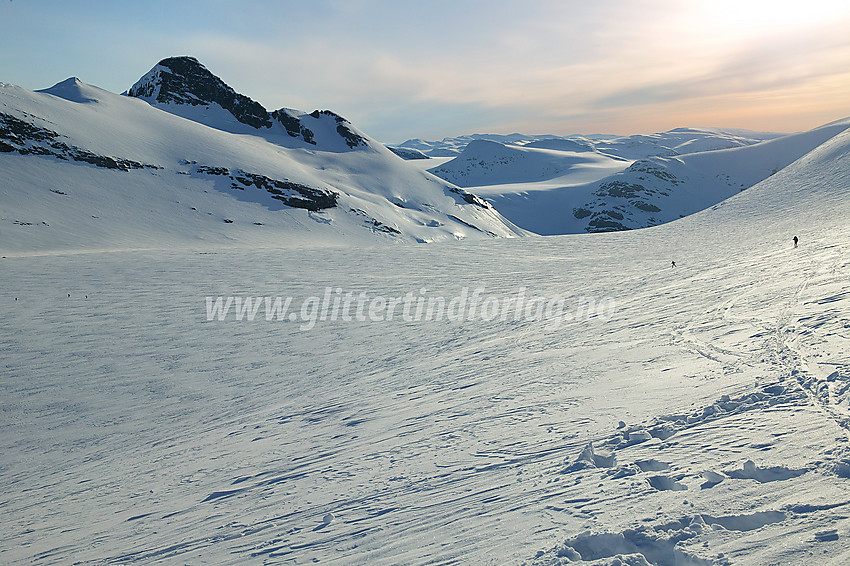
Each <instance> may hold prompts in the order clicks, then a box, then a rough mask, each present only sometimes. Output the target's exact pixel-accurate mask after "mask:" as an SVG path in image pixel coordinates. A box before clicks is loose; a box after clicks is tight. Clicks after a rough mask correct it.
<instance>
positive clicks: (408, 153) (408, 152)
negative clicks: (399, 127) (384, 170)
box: [387, 146, 431, 161]
mask: <svg viewBox="0 0 850 566" xmlns="http://www.w3.org/2000/svg"><path fill="white" fill-rule="evenodd" d="M387 149H389V150H390V151H392V152H393V153H395V154H396V155H398V156H399V157H401V158H402V159H406V160H408V161H409V160H413V159H431V158H430V157H428V156H427V155H425V154H424V153H422V152H421V151H419V150H418V149H408V148H406V147H390V146H387Z"/></svg>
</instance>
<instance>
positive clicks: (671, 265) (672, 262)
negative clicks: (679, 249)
mask: <svg viewBox="0 0 850 566" xmlns="http://www.w3.org/2000/svg"><path fill="white" fill-rule="evenodd" d="M674 267H676V262H675V261H671V262H670V268H671V269H672V268H674Z"/></svg>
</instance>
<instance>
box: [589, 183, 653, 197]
mask: <svg viewBox="0 0 850 566" xmlns="http://www.w3.org/2000/svg"><path fill="white" fill-rule="evenodd" d="M645 192H646V187H644V186H643V185H638V184H636V183H626V182H624V181H609V182H607V183H602V184H601V185H599V189H598V190H596V191H595V192H594V193H593V194H595V195H596V196H599V197H615V198H616V197H620V198H636V197H638V196H640V195H643V194H644V193H645Z"/></svg>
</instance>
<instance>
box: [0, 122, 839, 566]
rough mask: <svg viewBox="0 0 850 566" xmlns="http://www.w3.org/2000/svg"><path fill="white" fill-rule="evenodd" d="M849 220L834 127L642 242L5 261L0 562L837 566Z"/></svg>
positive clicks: (548, 241) (175, 252) (600, 237)
mask: <svg viewBox="0 0 850 566" xmlns="http://www.w3.org/2000/svg"><path fill="white" fill-rule="evenodd" d="M192 131H197V130H192ZM0 157H8V158H10V159H12V158H14V159H17V160H44V161H48V160H54V158H49V157H32V156H23V157H22V156H18V155H15V156H11V157H10V156H0ZM396 161H400V160H397V159H396ZM51 162H52V161H51ZM202 164H203V165H204V166H205V167H209V168H210V169H206V170H204V172H203V173H201V172H200V167H201V165H202ZM66 165H67V164H66ZM67 166H68V167H70V166H71V165H67ZM73 167H76V168H77V169H80V170H83V171H86V172H88V173H90V174H92V175H93V174H95V173H98V174H100V173H103V172H104V170H101V169H98V168H95V167H87V166H82V167H81V166H76V165H73ZM181 167H183V168H184V169H183V170H185V172H186V175H183V176H184V177H187V178H189V179H191V178H192V175H194V174H199V175H209V176H212V177H216V178H218V179H219V180H221V181H222V182H227V183H229V182H230V180H229V178H228V177H226V176H224V171H223V168H227V170H228V172H229V173H230V174H233V172H234V171H235V169H234V167H233V166H232V165H231V164H230V163H227V162H224V161H220V160H216V159H205V160H204V161H203V162H202V161H200V160H199V161H198V163H197V164H194V165H193V164H191V163H190V162H189V163H186V164H183V165H181ZM5 170H6V169H4V171H5ZM49 170H50V169H47V168H45V169H39V171H49ZM61 170H62V171H64V170H65V167H63V168H62V169H61ZM243 170H244V171H250V172H255V171H259V169H254V168H250V169H249V168H248V167H247V165H246V166H245V169H243ZM106 173H107V174H109V175H112V176H113V177H114V178H116V179H124V178H127V177H129V176H132V175H134V174H139V173H143V172H141V171H130V172H123V171H106ZM144 173H147V172H144ZM160 173H161V172H160ZM215 173H220V174H215ZM260 174H265V173H260ZM268 175H271V173H268ZM234 177H235V175H234ZM246 178H247V177H246ZM269 178H277V177H272V176H270V177H269ZM225 179H226V181H225ZM280 179H282V177H280ZM204 186H206V187H208V188H209V186H208V185H204ZM253 188H254V189H256V190H258V191H259V190H260V189H258V188H257V187H255V186H254V187H253ZM57 190H58V191H59V192H61V193H66V194H58V193H53V192H49V191H45V193H46V194H45V195H43V196H44V198H50V199H56V200H54V201H52V202H54V203H71V202H73V200H72V197H73V196H74V191H76V190H79V189H78V188H74V190H73V191H72V190H71V189H69V190H64V189H61V188H57ZM228 190H232V189H228ZM246 190H247V188H246ZM202 194H203V193H202ZM444 196H446V195H444ZM5 198H7V197H6V196H5V195H4V199H5ZM221 198H224V195H222V196H221ZM448 198H453V197H448ZM342 204H343V197H340V205H342ZM402 205H404V206H407V205H411V206H413V205H412V203H410V202H409V201H401V200H399V201H398V205H393V206H394V208H398V209H399V210H402V211H404V210H410V209H407V208H401V206H402ZM56 206H57V207H58V206H60V205H56ZM65 206H66V208H68V207H70V205H69V204H66V205H65ZM459 206H460V205H459ZM337 208H339V207H337ZM351 208H354V207H351ZM334 210H336V209H334ZM361 210H362V211H363V213H364V215H360V214H358V215H357V219H358V222H363V223H367V222H369V219H370V218H375V217H372V216H370V215H369V213H368V211H365V209H361ZM475 210H480V211H482V212H484V211H483V209H480V208H479V207H475ZM297 212H299V213H301V214H304V215H307V214H316V215H322V214H330V213H308V211H297ZM5 214H6V212H5V209H4V215H5ZM188 214H189V213H188V212H187V217H189V216H188ZM352 214H353V213H352ZM848 217H850V132H843V133H840V134H838V135H836V136H834V137H833V138H831V139H829V140H827V141H826V142H825V143H823V144H821V145H820V146H818V147H817V148H815V150H814V151H812V152H810V153H809V154H807V155H805V156H804V157H803V158H802V159H799V160H797V161H796V162H794V163H793V164H792V165H790V166H789V167H786V168H784V169H782V170H781V171H779V172H777V173H776V174H774V175H772V176H770V177H768V178H767V179H766V180H764V181H763V182H761V183H758V184H757V185H755V186H754V187H752V188H750V189H748V190H746V191H743V192H739V193H738V194H736V195H735V196H734V197H732V198H730V199H727V200H726V201H724V202H723V203H722V204H721V205H718V206H716V207H714V209H713V210H712V209H708V210H704V211H702V212H699V213H697V214H695V215H693V216H690V217H688V218H685V219H682V220H679V221H675V222H671V223H669V224H665V225H663V226H658V227H654V228H650V229H647V230H637V231H626V232H616V233H607V234H592V235H588V234H582V235H572V236H563V237H553V238H515V239H490V238H487V239H482V240H478V241H472V240H467V241H464V242H447V243H444V244H438V245H433V246H371V247H368V246H363V247H354V246H350V245H347V246H337V247H331V246H327V245H325V246H320V245H317V244H316V243H313V245H307V243H304V242H302V243H301V244H300V245H298V246H295V245H292V244H291V243H289V242H265V245H262V246H261V245H259V244H257V245H255V246H254V247H253V248H246V247H241V248H232V247H227V246H225V245H219V244H215V245H213V244H208V243H207V244H203V243H199V244H198V245H197V246H196V247H195V249H193V250H187V249H182V250H181V249H173V248H171V249H160V250H155V249H150V250H136V251H112V252H111V253H83V254H73V253H66V254H52V255H46V254H44V255H30V254H27V253H23V252H17V253H14V254H13V253H10V252H8V251H4V253H3V254H2V255H3V256H5V257H3V258H0V262H2V269H0V302H2V305H3V308H4V316H3V317H2V319H0V348H2V351H3V353H4V361H3V363H4V371H3V373H2V378H0V428H2V430H3V432H4V434H3V435H0V453H2V454H3V459H2V463H0V473H2V478H3V483H2V485H3V487H2V495H0V504H2V505H0V507H2V510H3V519H4V530H3V533H2V534H0V562H2V563H3V564H10V565H17V564H30V563H44V564H67V563H79V564H117V563H123V564H147V563H153V562H168V563H212V564H232V563H249V564H252V563H255V564H263V563H285V562H290V563H314V562H318V563H326V564H377V565H382V564H426V563H445V564H529V565H539V566H543V565H551V564H559V565H560V564H565V563H574V564H587V565H593V566H601V565H606V566H611V565H613V564H631V565H642V566H646V565H651V566H678V565H709V564H710V565H713V566H719V565H724V564H725V565H735V566H741V565H743V566H749V565H753V566H755V565H763V564H777V563H781V564H812V563H817V564H825V565H829V566H839V565H844V564H846V563H847V562H848V559H850V546H848V529H850V519H848V510H850V497H848V495H847V482H848V478H850V440H848V439H850V418H849V417H850V409H848V406H847V391H848V387H847V383H850V365H848V361H847V360H848V352H850V340H849V339H848V335H847V314H846V313H847V312H848V309H850V294H848V293H847V290H846V287H847V275H848V270H850V261H848V255H847V251H848V249H850V227H848V225H847V222H846V219H847V218H848ZM236 220H237V221H236V222H234V224H232V225H231V224H228V225H227V226H229V227H236V226H238V225H239V222H241V220H240V219H238V218H237V219H236ZM377 220H378V222H382V223H383V220H381V219H377ZM217 222H218V223H222V222H221V220H220V219H219V220H218V221H217ZM383 225H384V226H389V224H386V223H384V224H383ZM43 229H44V230H46V228H43ZM376 229H379V227H376ZM2 230H3V233H2V241H3V242H4V243H5V242H6V234H8V233H9V230H31V231H37V230H42V228H39V227H37V226H36V225H33V226H27V227H22V226H13V227H9V226H7V225H6V224H3V225H2ZM370 230H371V229H370ZM370 233H371V232H370ZM380 236H381V237H388V238H394V236H390V235H388V234H382V235H380ZM793 236H797V237H798V240H799V241H798V247H797V248H794V247H793V243H792V240H791V238H792V237H793ZM35 251H38V250H35ZM671 260H675V262H676V265H677V266H676V267H675V268H671V267H670V263H671ZM470 290H475V291H474V292H475V296H476V297H477V300H476V302H475V303H474V304H475V308H476V310H475V311H471V310H469V309H471V308H472V304H473V303H472V302H471V300H468V299H470V297H471V293H469V291H470ZM274 296H278V297H280V298H281V299H290V301H289V302H285V301H283V300H282V301H281V307H280V308H277V307H273V308H272V309H271V312H270V313H265V316H264V312H263V310H262V308H261V307H259V305H260V304H259V303H257V302H256V301H253V302H249V301H247V300H245V298H247V297H274ZM214 297H236V298H240V305H241V306H240V307H239V308H238V309H236V310H237V312H235V313H231V315H230V316H224V317H222V318H218V317H216V316H211V315H210V313H209V312H208V306H207V305H208V304H211V303H212V302H213V301H212V300H210V301H207V299H208V298H210V299H212V298H214ZM323 297H325V298H323ZM358 297H366V299H368V305H369V307H370V308H371V307H372V306H373V305H378V306H381V312H382V313H384V314H386V312H387V310H388V306H387V305H388V304H389V302H390V301H391V300H392V301H393V303H394V304H396V305H399V304H404V303H406V304H407V306H408V311H407V312H406V313H405V311H404V310H402V309H401V307H398V310H397V313H396V314H397V316H395V317H388V316H381V317H374V316H372V317H370V316H368V315H369V310H370V309H369V308H365V309H364V308H361V309H360V311H357V308H358V306H357V305H365V304H367V301H366V299H363V301H360V299H358ZM519 297H522V298H523V299H524V301H525V303H524V304H528V305H532V306H531V307H529V308H528V309H525V308H519V309H516V305H517V304H518V303H519ZM604 297H609V298H611V299H612V300H613V303H614V308H613V309H612V310H611V311H610V312H608V313H600V312H599V311H598V309H594V310H593V311H592V312H591V311H589V309H584V310H583V311H582V312H584V316H580V317H579V316H574V315H575V313H576V312H578V311H577V305H580V306H584V307H586V306H587V305H588V304H590V300H591V299H594V298H595V301H594V304H598V303H601V302H602V301H601V299H602V298H604ZM420 298H421V299H423V304H427V301H426V299H427V300H430V299H432V298H441V299H443V300H444V302H445V305H444V306H446V307H448V306H449V305H451V307H452V308H453V309H455V310H454V314H453V315H452V316H451V317H441V318H437V317H428V316H421V317H417V316H414V314H415V312H416V308H417V304H420V303H419V299H420ZM460 299H464V300H460ZM500 299H509V300H513V301H514V303H510V302H505V301H503V300H500ZM554 299H557V300H554ZM323 303H324V308H325V313H326V314H327V316H326V317H324V318H322V316H320V315H319V313H320V312H322V305H323ZM346 303H347V304H348V307H351V308H348V307H346V306H345V305H346ZM250 304H253V306H254V307H259V308H260V310H257V311H256V312H254V315H255V316H251V315H250V312H249V311H250V310H251V307H250V306H246V305H250ZM269 304H272V305H273V303H271V302H269ZM284 304H285V305H286V306H287V307H288V308H289V310H288V311H285V312H284V311H283V305H284ZM543 304H546V305H549V309H548V310H547V309H542V308H540V309H539V310H536V309H535V305H543ZM605 304H608V302H605ZM352 305H353V306H352ZM460 305H463V307H464V310H463V312H462V314H461V313H460V311H459V309H460ZM493 305H496V306H499V305H512V307H513V308H514V310H505V311H504V312H497V313H495V314H494V313H493V312H492V311H490V310H488V309H490V308H491V307H492V306H493ZM557 305H561V306H562V307H563V308H561V309H559V308H556V307H557ZM514 312H516V313H517V314H516V315H514V314H513V313H514ZM311 313H312V315H313V317H312V319H311V320H312V321H313V324H312V325H304V324H303V322H304V321H305V318H310V315H311ZM334 313H336V314H338V315H339V316H335V315H334ZM488 313H489V314H488ZM536 313H538V314H539V316H538V314H536ZM372 314H374V313H372ZM603 314H604V316H603ZM500 315H506V316H500ZM565 315H571V316H570V317H569V318H567V317H566V316H565ZM559 317H560V318H559ZM556 321H557V322H558V324H557V325H556V324H553V322H556Z"/></svg>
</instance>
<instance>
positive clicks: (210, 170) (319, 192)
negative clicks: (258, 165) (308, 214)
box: [195, 165, 339, 211]
mask: <svg viewBox="0 0 850 566" xmlns="http://www.w3.org/2000/svg"><path fill="white" fill-rule="evenodd" d="M195 172H196V173H199V174H204V175H214V176H229V177H230V178H231V179H232V181H233V182H232V183H231V187H232V188H233V189H237V190H243V191H244V190H245V189H247V188H248V187H256V188H257V189H261V190H264V191H266V192H267V193H269V194H271V197H272V198H273V199H276V200H279V201H280V202H282V203H283V204H285V205H286V206H291V207H293V208H303V209H306V210H312V211H318V210H324V209H326V208H333V207H335V206H336V205H337V201H338V199H339V194H337V193H335V192H333V191H331V190H328V189H317V188H314V187H310V186H308V185H302V184H301V183H294V182H292V181H280V180H278V179H272V178H270V177H266V176H265V175H258V174H256V173H248V172H246V171H242V170H239V169H237V170H234V171H233V172H232V173H231V171H230V170H229V169H227V168H226V167H210V166H208V165H198V166H197V167H195Z"/></svg>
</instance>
